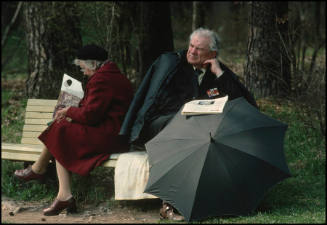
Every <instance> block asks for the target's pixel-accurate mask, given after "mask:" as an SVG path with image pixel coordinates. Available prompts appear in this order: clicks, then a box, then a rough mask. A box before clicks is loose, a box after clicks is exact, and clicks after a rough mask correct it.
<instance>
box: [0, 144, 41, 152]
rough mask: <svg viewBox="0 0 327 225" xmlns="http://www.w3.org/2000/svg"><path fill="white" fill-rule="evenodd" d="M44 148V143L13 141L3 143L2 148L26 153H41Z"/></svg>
mask: <svg viewBox="0 0 327 225" xmlns="http://www.w3.org/2000/svg"><path fill="white" fill-rule="evenodd" d="M42 149H43V144H41V145H32V144H13V143H5V142H2V143H1V150H5V151H8V152H24V153H31V152H34V153H37V154H40V153H41V152H42Z"/></svg>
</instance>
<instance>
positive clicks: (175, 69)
mask: <svg viewBox="0 0 327 225" xmlns="http://www.w3.org/2000/svg"><path fill="white" fill-rule="evenodd" d="M217 57H218V36H217V34H216V33H215V32H213V31H211V30H208V29H203V28H198V29H197V30H195V31H193V33H192V34H191V35H190V41H189V47H188V50H187V51H186V50H184V51H180V52H172V53H165V54H163V55H161V56H160V57H159V58H158V59H156V61H155V62H154V63H153V64H152V66H151V67H150V68H149V70H148V71H147V73H146V75H145V77H144V79H143V81H142V83H141V85H140V87H139V89H138V90H137V92H136V94H135V96H134V99H133V101H132V103H131V105H130V107H129V110H128V112H127V114H126V117H125V119H124V122H123V125H122V128H121V130H120V134H121V135H124V136H125V137H126V138H127V139H128V141H129V143H131V144H132V145H131V146H132V148H131V150H135V149H136V148H137V147H138V146H143V145H144V143H146V142H147V141H149V140H150V139H152V138H153V137H154V136H155V135H156V134H158V133H159V131H160V130H162V129H163V128H164V127H165V126H166V125H167V123H168V122H169V121H170V119H172V118H173V116H174V115H175V114H176V113H177V112H178V111H179V109H180V108H181V107H182V106H183V105H184V104H185V103H186V102H188V101H190V100H193V99H210V98H218V97H223V96H225V95H228V99H229V100H232V99H235V98H238V97H244V98H245V99H246V100H247V101H248V102H249V103H250V104H252V105H254V106H255V107H257V104H256V102H255V100H254V98H253V96H252V95H251V94H250V93H249V91H248V90H247V89H246V88H245V87H244V86H243V84H242V83H240V81H239V80H238V77H237V76H236V75H235V74H234V73H233V72H232V71H231V70H229V69H228V68H227V67H226V66H225V65H223V64H222V63H221V62H219V61H218V59H217ZM160 215H161V217H162V218H170V219H175V218H176V216H175V215H174V213H173V208H172V207H171V206H170V205H169V204H165V203H164V204H163V208H162V209H161V210H160Z"/></svg>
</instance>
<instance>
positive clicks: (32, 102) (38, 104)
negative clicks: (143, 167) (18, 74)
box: [1, 99, 119, 167]
mask: <svg viewBox="0 0 327 225" xmlns="http://www.w3.org/2000/svg"><path fill="white" fill-rule="evenodd" d="M56 104H57V100H50V99H28V101H27V106H26V113H25V124H24V127H23V134H22V139H21V143H20V144H14V143H1V159H8V160H15V161H16V160H17V161H25V162H27V161H36V160H37V159H38V157H39V155H40V153H41V151H42V149H43V146H44V145H43V143H42V142H41V141H40V140H39V139H38V136H39V135H40V134H41V132H42V131H43V130H45V129H46V127H47V123H48V122H50V121H51V120H52V113H53V111H54V108H55V106H56ZM118 156H119V153H117V154H111V156H110V158H109V160H107V161H106V162H104V163H103V164H102V166H104V167H115V166H116V162H117V159H118Z"/></svg>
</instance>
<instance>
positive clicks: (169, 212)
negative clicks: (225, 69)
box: [160, 203, 185, 221]
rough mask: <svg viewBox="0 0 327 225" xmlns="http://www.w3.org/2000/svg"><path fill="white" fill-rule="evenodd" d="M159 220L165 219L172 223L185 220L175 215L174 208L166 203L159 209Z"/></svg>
mask: <svg viewBox="0 0 327 225" xmlns="http://www.w3.org/2000/svg"><path fill="white" fill-rule="evenodd" d="M160 219H167V220H173V221H184V220H185V218H184V217H183V216H181V215H178V214H175V213H174V208H173V207H172V206H171V205H170V204H168V203H163V205H162V208H161V209H160Z"/></svg>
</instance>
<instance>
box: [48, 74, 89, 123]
mask: <svg viewBox="0 0 327 225" xmlns="http://www.w3.org/2000/svg"><path fill="white" fill-rule="evenodd" d="M83 96H84V91H83V88H82V83H81V82H80V81H78V80H76V79H74V78H72V77H71V76H69V75H67V74H64V76H63V79H62V83H61V89H60V93H59V97H58V102H57V105H56V107H55V109H54V111H53V114H52V118H54V116H55V115H56V112H57V111H58V110H59V109H62V108H65V107H69V106H78V104H79V102H80V101H81V99H82V98H83ZM51 123H52V121H51V122H49V123H48V125H50V124H51Z"/></svg>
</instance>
